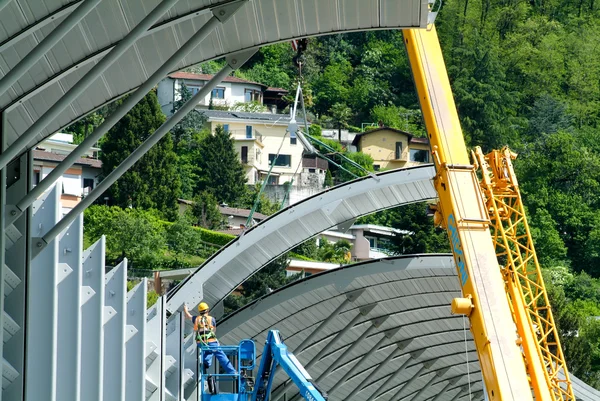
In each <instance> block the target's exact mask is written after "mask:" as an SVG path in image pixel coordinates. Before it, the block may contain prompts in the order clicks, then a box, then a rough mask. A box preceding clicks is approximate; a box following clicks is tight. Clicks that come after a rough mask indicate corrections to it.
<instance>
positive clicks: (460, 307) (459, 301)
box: [451, 295, 475, 316]
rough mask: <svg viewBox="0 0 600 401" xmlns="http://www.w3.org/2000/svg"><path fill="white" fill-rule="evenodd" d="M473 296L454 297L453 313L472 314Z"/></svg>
mask: <svg viewBox="0 0 600 401" xmlns="http://www.w3.org/2000/svg"><path fill="white" fill-rule="evenodd" d="M474 307H475V306H474V305H473V297H472V296H471V295H467V296H466V297H465V298H454V299H453V300H452V305H451V309H452V314H454V315H466V316H469V315H471V312H473V308H474Z"/></svg>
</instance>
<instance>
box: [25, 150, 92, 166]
mask: <svg viewBox="0 0 600 401" xmlns="http://www.w3.org/2000/svg"><path fill="white" fill-rule="evenodd" d="M66 157H67V155H59V154H56V153H52V152H46V151H44V150H34V151H33V158H34V160H46V161H51V162H57V163H60V162H61V161H63V160H65V159H66ZM75 164H82V165H84V166H90V167H94V168H101V167H102V161H101V160H98V159H88V158H82V157H80V158H79V159H77V160H76V161H75Z"/></svg>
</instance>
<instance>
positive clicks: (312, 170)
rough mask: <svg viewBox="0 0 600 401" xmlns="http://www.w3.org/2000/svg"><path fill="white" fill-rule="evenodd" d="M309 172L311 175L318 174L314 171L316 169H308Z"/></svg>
mask: <svg viewBox="0 0 600 401" xmlns="http://www.w3.org/2000/svg"><path fill="white" fill-rule="evenodd" d="M308 172H309V173H316V172H317V170H316V169H314V168H309V169H308Z"/></svg>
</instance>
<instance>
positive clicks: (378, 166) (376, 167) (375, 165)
mask: <svg viewBox="0 0 600 401" xmlns="http://www.w3.org/2000/svg"><path fill="white" fill-rule="evenodd" d="M380 168H381V166H380V165H379V164H373V170H375V171H379V169H380Z"/></svg>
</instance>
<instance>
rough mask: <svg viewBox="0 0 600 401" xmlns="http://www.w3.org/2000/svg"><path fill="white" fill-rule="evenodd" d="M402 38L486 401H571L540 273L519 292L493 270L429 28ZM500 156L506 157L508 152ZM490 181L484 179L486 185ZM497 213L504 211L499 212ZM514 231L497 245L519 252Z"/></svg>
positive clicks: (516, 281) (478, 198)
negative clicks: (512, 236)
mask: <svg viewBox="0 0 600 401" xmlns="http://www.w3.org/2000/svg"><path fill="white" fill-rule="evenodd" d="M403 33H404V41H405V45H406V49H407V53H408V58H409V61H410V65H411V69H412V72H413V77H414V81H415V86H416V88H417V95H418V97H419V103H420V104H421V110H422V112H423V118H424V120H425V126H426V129H427V133H428V136H429V140H430V144H431V149H432V155H433V159H434V163H435V166H436V176H435V178H434V185H435V188H436V191H437V193H438V198H439V203H438V205H437V207H436V214H435V217H434V220H435V221H436V222H438V223H440V224H441V225H442V226H443V227H444V228H445V229H446V230H447V232H448V236H449V239H450V245H451V248H452V252H453V254H454V261H455V264H456V269H457V271H458V277H459V281H460V284H461V288H462V294H463V297H462V298H458V299H455V300H454V302H453V303H452V310H453V312H454V313H463V314H465V315H467V316H468V317H469V321H470V326H471V327H470V328H471V332H472V334H473V339H474V342H475V346H476V349H477V354H478V357H479V362H480V365H481V371H482V375H483V380H484V383H485V388H486V392H487V396H488V399H489V400H492V401H499V400H502V401H506V400H513V401H527V400H533V396H535V399H536V401H542V400H544V401H546V400H548V401H550V400H573V401H574V400H575V398H574V397H572V394H573V393H572V390H571V388H570V384H569V383H568V374H567V371H566V366H565V365H564V359H563V357H562V351H561V350H560V344H559V342H558V337H557V336H556V329H555V328H554V326H553V325H554V323H553V321H552V317H551V313H550V310H549V307H548V304H547V297H546V296H545V291H542V290H543V282H541V281H539V280H541V275H539V274H538V276H539V280H538V279H537V278H535V279H533V278H532V277H529V279H528V281H527V282H526V283H525V286H526V287H527V286H529V287H531V288H532V290H531V291H530V292H527V293H525V292H523V279H522V278H521V276H520V274H521V272H520V271H519V270H518V269H513V268H508V267H506V264H505V263H502V268H499V260H498V258H497V256H496V249H497V245H498V244H499V243H504V239H500V238H499V235H500V233H501V232H502V230H501V229H500V226H497V225H495V224H497V220H498V221H502V218H499V219H497V218H496V217H495V216H496V214H494V215H493V216H491V215H490V205H489V196H488V195H485V196H484V190H483V189H482V187H481V186H480V183H479V179H478V177H477V174H476V169H475V166H474V165H473V164H472V163H471V161H470V159H469V154H468V152H467V148H466V146H465V141H464V138H463V134H462V130H461V127H460V123H459V119H458V114H457V111H456V106H455V104H454V99H453V97H452V91H451V88H450V82H449V80H448V73H447V71H446V66H445V64H444V60H443V57H442V51H441V48H440V43H439V40H438V36H437V32H436V30H435V27H434V26H432V27H431V29H428V30H412V29H408V30H404V31H403ZM506 152H508V150H506ZM505 154H506V155H509V158H510V157H512V155H510V152H508V153H505ZM491 157H492V158H493V157H498V162H497V161H494V162H493V163H491V164H490V163H488V164H487V165H486V167H488V166H491V167H489V170H488V172H489V171H492V172H493V174H494V177H498V179H500V180H502V179H505V178H502V177H504V176H505V175H507V174H508V175H509V176H510V174H513V176H514V172H512V173H511V172H510V171H508V170H506V169H503V168H501V166H502V163H501V162H500V160H503V159H502V157H501V156H500V155H497V156H491ZM497 181H498V180H497V179H491V186H492V187H493V186H494V185H497ZM513 182H515V183H516V179H515V180H514V181H513ZM517 188H518V187H517ZM519 199H520V197H519ZM497 212H498V213H499V214H500V215H502V214H506V215H509V214H510V213H508V209H502V208H500V209H498V211H497ZM494 213H496V212H494ZM522 215H523V216H524V214H522ZM522 221H525V222H526V220H524V219H522ZM525 231H527V233H528V227H527V229H526V230H525ZM520 232H521V231H517V234H515V238H516V239H517V242H515V243H513V245H505V248H506V249H512V248H514V247H517V248H518V247H520V243H519V242H518V241H521V240H522V238H521V236H520V235H521V234H520ZM529 242H531V241H530V240H529ZM531 249H533V248H531ZM507 253H508V254H511V252H507ZM527 255H528V256H525V259H526V264H528V263H529V262H530V260H531V259H535V256H534V255H535V254H534V253H533V254H531V253H527ZM531 255H533V256H531ZM504 259H505V257H502V260H504ZM508 259H510V257H509V258H508ZM513 259H514V260H515V261H516V263H517V264H518V263H519V262H518V261H519V259H518V258H516V257H515V258H513ZM536 263H537V262H536ZM511 269H512V270H511ZM513 271H514V273H513ZM526 272H527V273H528V272H529V270H526ZM525 276H528V274H525ZM534 283H537V285H534ZM540 283H541V285H540ZM529 287H527V288H529ZM540 287H541V289H540ZM542 293H543V294H544V295H540V294H542ZM521 294H523V295H521ZM541 298H544V300H545V302H546V304H545V305H546V306H543V307H541V308H537V310H538V312H536V313H537V314H533V313H531V312H530V311H529V309H528V308H532V307H533V305H536V306H537V305H538V302H541V301H540V299H541ZM534 309H535V308H534ZM525 322H527V323H528V325H526V324H525ZM529 322H531V324H529ZM550 326H552V329H550V328H549V327H550ZM558 355H560V357H559V356H558ZM559 360H560V361H559ZM560 371H562V372H564V374H565V375H566V376H565V377H566V378H567V380H566V381H564V382H562V385H564V386H565V388H566V390H565V391H564V392H561V391H560V388H561V382H560V381H559V379H558V372H560ZM546 379H547V380H546ZM557 394H558V395H557ZM561 397H562V398H561Z"/></svg>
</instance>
